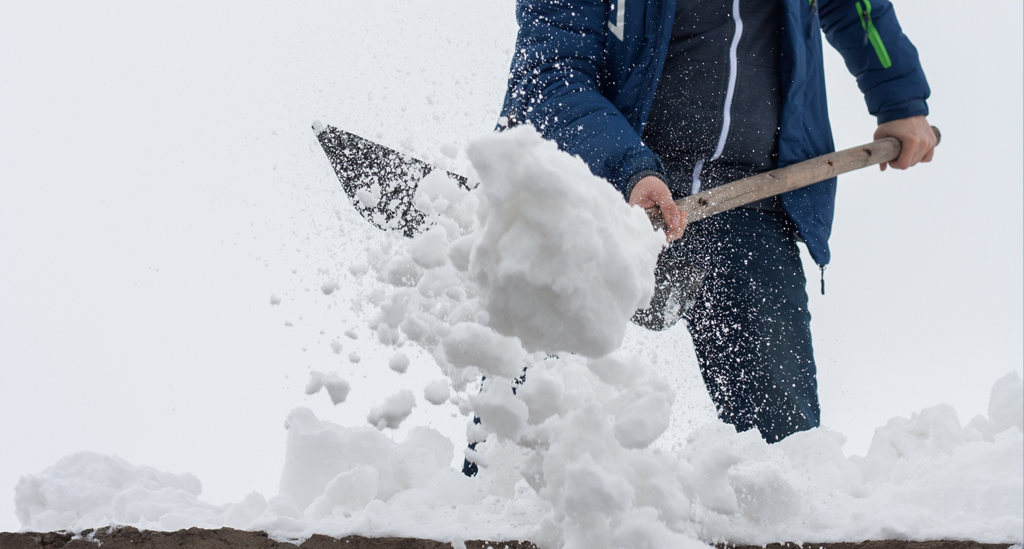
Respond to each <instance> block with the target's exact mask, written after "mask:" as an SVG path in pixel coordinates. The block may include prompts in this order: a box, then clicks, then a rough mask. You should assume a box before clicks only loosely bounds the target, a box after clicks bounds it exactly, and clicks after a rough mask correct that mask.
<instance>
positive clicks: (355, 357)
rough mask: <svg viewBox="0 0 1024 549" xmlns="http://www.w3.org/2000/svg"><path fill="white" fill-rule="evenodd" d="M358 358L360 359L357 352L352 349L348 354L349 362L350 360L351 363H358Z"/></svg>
mask: <svg viewBox="0 0 1024 549" xmlns="http://www.w3.org/2000/svg"><path fill="white" fill-rule="evenodd" d="M360 360H362V359H361V358H359V353H357V352H355V351H352V352H351V353H349V354H348V361H349V362H351V363H353V364H359V361H360Z"/></svg>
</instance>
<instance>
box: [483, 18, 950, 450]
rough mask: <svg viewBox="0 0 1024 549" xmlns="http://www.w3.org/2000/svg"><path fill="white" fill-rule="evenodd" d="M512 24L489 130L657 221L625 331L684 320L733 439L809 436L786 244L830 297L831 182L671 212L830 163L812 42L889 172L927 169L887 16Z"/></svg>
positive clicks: (915, 93)
mask: <svg viewBox="0 0 1024 549" xmlns="http://www.w3.org/2000/svg"><path fill="white" fill-rule="evenodd" d="M516 17H517V20H518V23H519V33H518V37H517V40H516V46H515V53H514V55H513V59H512V66H511V70H510V76H509V80H508V91H507V94H506V96H505V101H504V105H503V108H502V113H501V124H500V125H499V126H500V127H510V126H514V125H518V124H531V125H533V126H534V127H536V128H537V129H538V131H540V132H541V134H542V135H543V136H544V137H546V138H548V139H552V140H554V141H555V142H557V143H558V145H559V147H560V148H561V149H563V150H564V151H567V152H569V153H571V154H574V155H578V156H579V157H581V158H582V159H583V160H584V161H585V162H586V163H587V164H588V165H589V167H590V169H591V170H592V172H593V173H594V174H596V175H598V176H601V177H603V178H605V179H607V180H608V181H609V182H610V183H611V184H612V185H614V186H615V188H616V189H618V190H619V191H620V192H621V193H622V194H623V197H624V199H626V200H628V201H629V203H630V204H634V205H637V206H641V207H644V208H648V207H656V208H659V209H660V211H661V213H662V215H663V216H664V218H665V220H666V236H667V239H668V241H669V242H670V244H669V245H668V246H667V248H666V249H665V250H664V251H663V252H662V254H661V256H660V258H659V261H658V265H657V269H656V273H655V274H656V280H657V286H656V291H655V295H654V299H652V303H651V306H650V308H649V309H645V310H641V311H638V312H637V314H636V316H635V317H634V321H635V322H637V323H638V324H640V325H642V326H645V327H647V328H650V329H654V330H662V329H665V328H668V327H669V326H672V325H673V324H675V323H676V322H677V321H678V320H680V319H681V318H685V320H686V323H687V326H688V328H689V330H690V333H691V335H692V337H693V343H694V348H695V350H696V354H697V360H698V364H699V366H700V370H701V374H702V376H703V378H704V382H705V384H706V386H707V389H708V391H709V393H710V395H711V397H712V400H713V401H714V403H715V406H716V408H717V411H718V415H719V417H721V419H722V420H724V421H726V422H728V423H731V424H733V425H734V426H735V427H736V429H737V430H738V431H745V430H749V429H753V428H756V429H758V430H759V431H760V433H761V436H762V437H763V438H764V439H765V440H767V441H769V442H775V441H778V440H781V439H783V438H785V437H786V436H789V435H790V434H792V433H795V432H798V431H802V430H807V429H810V428H813V427H816V426H818V425H819V423H820V408H819V403H818V394H817V381H816V368H815V363H814V357H813V349H812V345H811V333H810V313H809V312H808V308H807V301H808V298H807V291H806V279H805V277H804V273H803V269H802V266H801V262H800V256H799V251H798V248H797V242H798V241H802V242H804V243H805V244H806V247H807V250H808V252H810V255H811V258H812V259H813V260H814V261H815V262H816V263H817V264H818V265H819V266H820V268H821V270H822V290H823V291H824V268H825V265H827V264H828V262H829V259H830V252H829V247H828V238H829V234H830V232H831V227H832V218H833V210H834V205H835V193H836V180H835V179H831V180H827V181H824V182H821V183H818V184H815V185H812V186H809V187H806V188H803V189H800V190H797V191H792V192H789V193H786V194H783V195H781V196H777V197H773V198H770V199H766V200H762V201H759V202H757V203H754V204H751V205H748V206H747V207H743V208H738V209H736V210H732V211H729V212H725V213H723V214H720V215H717V216H714V217H711V218H708V219H705V220H702V221H699V222H695V223H693V224H692V226H687V224H686V219H685V212H680V211H679V210H678V209H677V208H676V206H675V204H674V202H673V201H674V200H675V199H678V198H681V197H683V196H686V195H689V194H692V193H696V192H699V191H700V190H702V189H708V188H711V187H714V186H717V185H721V184H724V183H727V182H730V181H733V180H736V179H740V178H742V177H746V176H749V175H753V174H756V173H759V172H763V171H767V170H771V169H774V168H776V167H782V166H786V165H789V164H793V163H796V162H800V161H803V160H806V159H809V158H812V157H815V156H819V155H822V154H826V153H829V152H832V151H834V145H833V142H832V135H831V128H830V126H829V119H828V110H827V105H826V98H825V79H824V71H823V64H822V55H823V54H822V39H821V36H822V34H824V35H825V37H826V38H827V40H828V41H829V42H830V44H831V45H832V46H833V47H835V48H836V49H837V50H838V51H839V53H840V54H841V55H842V57H843V59H844V60H845V62H846V65H847V68H848V69H849V70H850V72H851V73H853V75H854V76H855V77H856V79H857V83H858V85H859V87H860V89H861V91H862V92H863V93H864V98H865V101H866V103H867V107H868V111H869V112H870V113H871V114H872V115H874V116H875V117H877V120H878V128H877V130H876V131H875V134H874V138H875V139H880V138H883V137H887V136H893V137H896V138H898V139H899V140H900V141H901V142H902V143H903V148H902V152H901V154H900V156H899V158H897V159H896V160H895V161H893V162H891V166H892V167H893V168H897V169H906V168H909V167H911V166H913V165H915V164H917V163H919V162H928V161H930V160H931V159H932V154H933V149H934V146H935V145H936V138H935V136H934V135H933V133H932V130H931V127H930V125H929V124H928V122H927V120H926V118H925V117H926V116H927V114H928V106H927V103H926V100H927V98H928V96H929V93H930V91H929V87H928V83H927V81H926V79H925V75H924V72H923V70H922V68H921V64H920V62H919V59H918V55H917V51H916V50H915V48H914V46H913V45H912V44H911V42H910V41H909V39H908V38H907V37H906V36H905V35H904V34H903V32H902V30H901V28H900V25H899V23H898V21H897V19H896V14H895V12H894V10H893V7H892V4H891V3H890V2H889V1H888V0H699V1H698V0H610V2H609V1H602V0H518V1H517V7H516ZM819 29H820V31H819ZM499 129H500V128H499ZM881 168H882V169H883V170H884V169H885V168H886V165H885V164H882V165H881ZM684 231H685V238H681V237H682V236H683V234H684ZM694 268H696V269H698V270H700V271H702V272H703V273H706V275H705V276H704V280H703V282H702V283H701V284H700V285H699V290H698V293H697V294H696V298H695V299H693V300H692V302H693V303H694V305H693V307H692V308H691V309H689V310H688V311H686V310H685V308H684V307H682V306H681V303H680V295H679V294H680V292H681V288H684V287H685V286H686V284H687V283H686V281H687V280H690V278H688V277H690V276H692V272H693V271H692V270H693V269H694Z"/></svg>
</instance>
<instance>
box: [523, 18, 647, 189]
mask: <svg viewBox="0 0 1024 549" xmlns="http://www.w3.org/2000/svg"><path fill="white" fill-rule="evenodd" d="M607 10H608V5H607V3H606V2H605V1H603V0H571V1H567V0H518V2H517V5H516V17H517V19H518V22H519V35H518V38H517V39H516V51H515V54H514V56H513V59H512V67H511V70H510V74H509V86H508V94H507V96H506V98H505V106H504V109H503V116H505V117H507V118H508V123H509V124H510V125H515V124H522V123H529V124H532V125H533V126H535V127H536V128H537V130H538V131H540V133H541V135H543V136H544V137H545V138H547V139H551V140H554V141H555V142H556V143H558V146H559V147H560V148H561V149H562V150H564V151H566V152H568V153H570V154H574V155H578V156H580V157H581V158H582V159H583V160H584V162H586V163H587V165H588V166H590V170H591V171H592V172H593V173H594V174H595V175H597V176H599V177H603V178H605V179H607V180H608V181H610V182H611V183H612V184H613V185H614V186H615V187H616V188H617V189H619V191H620V192H622V193H623V194H624V195H625V196H627V197H628V192H629V191H631V189H632V185H633V184H635V182H636V181H635V180H636V179H638V177H634V176H637V175H639V174H641V173H652V172H659V173H660V172H661V171H662V167H661V162H660V160H659V159H658V157H657V155H655V154H654V153H653V152H652V151H651V150H650V149H649V148H648V147H647V146H646V145H644V144H643V142H642V140H641V139H640V136H639V135H638V134H637V132H636V130H635V129H634V128H633V126H632V125H631V124H630V122H629V120H627V119H626V117H625V116H623V114H622V113H621V112H620V111H619V110H618V109H617V108H616V107H615V106H614V105H613V104H612V102H611V101H610V100H609V99H608V98H607V97H605V96H604V95H603V94H602V93H601V90H600V88H599V80H600V74H601V70H602V63H603V62H604V55H605V40H606V39H609V38H608V35H609V33H608V29H607V21H608V11H607ZM612 39H614V38H612Z"/></svg>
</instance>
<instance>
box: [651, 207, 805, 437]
mask: <svg viewBox="0 0 1024 549" xmlns="http://www.w3.org/2000/svg"><path fill="white" fill-rule="evenodd" d="M662 256H663V257H662V259H661V260H660V264H659V269H660V271H661V272H662V279H663V280H669V279H671V278H672V277H671V276H667V275H665V273H671V272H673V269H676V268H677V266H679V265H682V264H683V261H682V260H683V259H685V262H686V263H690V264H696V265H699V266H701V267H702V268H704V269H706V270H707V276H706V278H705V280H704V283H703V285H702V286H701V289H700V291H699V292H697V294H696V303H695V304H694V306H693V308H692V309H691V310H690V312H689V314H688V315H687V316H688V318H687V322H688V327H689V329H690V333H691V335H692V336H693V343H694V347H695V349H696V352H697V360H698V363H699V364H700V369H701V374H702V375H703V378H704V383H705V385H706V386H707V389H708V392H709V393H710V395H711V398H712V400H713V401H714V402H715V406H716V408H717V409H718V414H719V417H721V418H722V420H723V421H725V422H727V423H731V424H733V425H735V426H736V429H737V430H738V431H745V430H748V429H752V428H755V427H756V428H757V429H758V430H759V431H760V432H761V436H763V437H764V439H765V440H767V441H769V442H775V441H778V440H781V439H783V438H785V437H787V436H789V435H791V434H793V433H795V432H797V431H803V430H807V429H811V428H813V427H817V426H818V425H819V423H820V411H819V405H818V390H817V380H816V378H815V373H816V371H815V365H814V355H813V350H812V347H811V332H810V320H811V315H810V313H809V312H808V309H807V291H806V280H805V278H804V274H803V267H802V265H801V263H800V253H799V250H798V249H797V245H796V237H795V228H794V227H793V225H792V222H790V221H789V218H788V216H787V215H786V214H785V213H781V212H771V211H763V210H755V209H745V208H740V209H737V210H733V211H730V212H725V213H722V214H719V215H717V216H714V217H712V218H709V219H706V220H703V221H699V222H696V223H694V224H692V225H691V226H689V227H687V229H686V236H685V237H684V240H683V241H682V243H680V244H678V245H674V246H672V247H670V248H669V249H667V250H665V252H663V254H662ZM682 276H683V275H679V274H677V275H676V276H675V278H676V279H680V278H682Z"/></svg>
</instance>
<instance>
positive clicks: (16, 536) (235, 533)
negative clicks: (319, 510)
mask: <svg viewBox="0 0 1024 549" xmlns="http://www.w3.org/2000/svg"><path fill="white" fill-rule="evenodd" d="M1009 546H1010V544H1006V543H976V542H973V541H896V540H889V541H865V542H861V543H805V544H803V545H802V546H801V545H796V544H792V543H786V544H780V543H772V544H769V545H768V546H767V547H766V548H764V549H1006V548H1007V547H1009ZM96 547H103V549H128V548H131V549H171V548H179V547H190V548H195V549H227V548H238V549H291V548H295V547H301V548H302V549H451V544H448V543H442V542H438V541H431V540H425V539H414V538H365V537H362V536H348V537H344V538H340V539H337V538H331V537H327V536H321V535H315V536H313V537H311V538H309V539H308V540H306V541H305V542H303V543H302V544H301V545H298V546H296V545H295V544H292V543H281V542H277V541H274V540H272V539H270V538H268V537H267V534H266V533H265V532H246V531H242V530H235V529H232V528H221V529H219V530H202V529H199V528H189V529H188V530H179V531H177V532H154V531H149V530H138V529H135V528H132V527H129V526H126V527H122V528H117V529H109V528H103V529H100V530H95V531H93V530H86V531H85V532H82V535H81V536H75V535H74V534H71V533H68V532H47V533H36V532H24V533H8V532H0V549H36V548H44V549H95V548H96ZM466 547H467V548H468V549H536V546H535V545H533V544H532V543H529V542H523V541H504V542H490V541H480V540H475V541H467V542H466ZM719 548H720V549H762V548H761V546H759V545H730V546H719Z"/></svg>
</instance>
